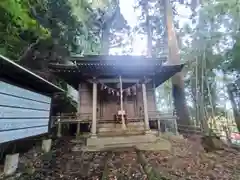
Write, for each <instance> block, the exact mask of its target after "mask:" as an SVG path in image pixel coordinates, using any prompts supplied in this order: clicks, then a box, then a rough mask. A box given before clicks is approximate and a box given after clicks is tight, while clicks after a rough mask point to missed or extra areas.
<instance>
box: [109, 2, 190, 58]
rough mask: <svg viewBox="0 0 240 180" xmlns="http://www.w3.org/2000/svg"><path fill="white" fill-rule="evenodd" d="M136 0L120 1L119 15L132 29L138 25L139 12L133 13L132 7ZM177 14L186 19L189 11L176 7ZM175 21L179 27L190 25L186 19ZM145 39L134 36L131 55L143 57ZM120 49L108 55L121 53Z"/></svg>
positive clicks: (179, 6) (115, 49) (183, 7)
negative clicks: (178, 23) (178, 22)
mask: <svg viewBox="0 0 240 180" xmlns="http://www.w3.org/2000/svg"><path fill="white" fill-rule="evenodd" d="M135 1H136V0H120V9H121V13H122V15H123V16H124V18H125V19H126V21H127V22H128V24H129V26H130V27H131V28H134V27H135V26H136V25H137V23H138V13H139V11H138V12H137V11H135V10H134V8H133V6H134V2H135ZM177 12H178V13H179V14H181V15H182V16H184V17H188V16H190V14H191V10H190V9H189V8H186V7H185V6H184V5H180V4H178V5H177ZM176 19H178V20H180V27H182V26H183V25H184V24H185V23H190V20H189V19H187V18H182V17H176ZM146 47H147V38H146V36H143V35H140V34H136V35H134V39H133V44H132V48H133V51H132V53H131V55H145V54H146V52H147V50H146ZM121 51H122V49H120V48H114V49H111V50H110V54H116V53H121Z"/></svg>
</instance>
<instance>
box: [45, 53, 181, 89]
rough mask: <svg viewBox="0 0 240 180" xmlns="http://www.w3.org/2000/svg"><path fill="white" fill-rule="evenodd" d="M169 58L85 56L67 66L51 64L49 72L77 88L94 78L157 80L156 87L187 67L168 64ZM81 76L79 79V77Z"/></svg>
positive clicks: (75, 59) (72, 60) (77, 58)
mask: <svg viewBox="0 0 240 180" xmlns="http://www.w3.org/2000/svg"><path fill="white" fill-rule="evenodd" d="M166 60H167V58H165V57H162V58H148V57H144V56H101V55H100V56H85V57H71V58H68V60H67V63H65V64H57V63H50V64H49V69H50V71H52V72H53V73H55V74H56V75H58V76H60V77H62V78H63V79H65V80H66V81H67V82H68V83H69V84H71V85H73V86H74V87H75V88H77V87H78V83H79V81H80V80H86V79H89V78H92V77H96V78H115V77H118V76H119V75H121V76H122V77H125V78H138V79H143V78H146V77H147V78H151V79H155V83H156V86H158V85H160V84H162V83H163V82H165V81H166V80H167V79H169V78H170V77H172V76H173V75H174V74H175V73H177V72H180V71H181V70H182V68H183V66H184V65H183V64H177V65H167V64H166V65H164V64H163V62H165V61H166ZM76 77H77V78H76Z"/></svg>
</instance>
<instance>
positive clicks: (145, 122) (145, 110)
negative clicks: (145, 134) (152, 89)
mask: <svg viewBox="0 0 240 180" xmlns="http://www.w3.org/2000/svg"><path fill="white" fill-rule="evenodd" d="M142 93H143V110H144V124H145V131H149V130H150V128H149V118H148V104H147V91H146V85H145V84H144V83H143V84H142Z"/></svg>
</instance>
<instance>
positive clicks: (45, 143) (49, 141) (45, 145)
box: [42, 139, 52, 153]
mask: <svg viewBox="0 0 240 180" xmlns="http://www.w3.org/2000/svg"><path fill="white" fill-rule="evenodd" d="M51 146H52V139H45V140H43V141H42V150H43V152H44V153H47V152H49V151H50V150H51Z"/></svg>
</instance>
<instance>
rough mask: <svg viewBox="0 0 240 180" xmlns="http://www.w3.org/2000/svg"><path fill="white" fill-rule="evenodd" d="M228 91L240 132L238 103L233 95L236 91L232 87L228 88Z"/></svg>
mask: <svg viewBox="0 0 240 180" xmlns="http://www.w3.org/2000/svg"><path fill="white" fill-rule="evenodd" d="M227 91H228V96H229V99H230V101H231V105H232V108H233V114H234V118H235V122H236V125H237V128H238V131H239V132H240V112H239V110H238V108H237V103H236V102H235V99H234V95H233V91H234V90H233V88H232V85H228V86H227Z"/></svg>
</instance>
